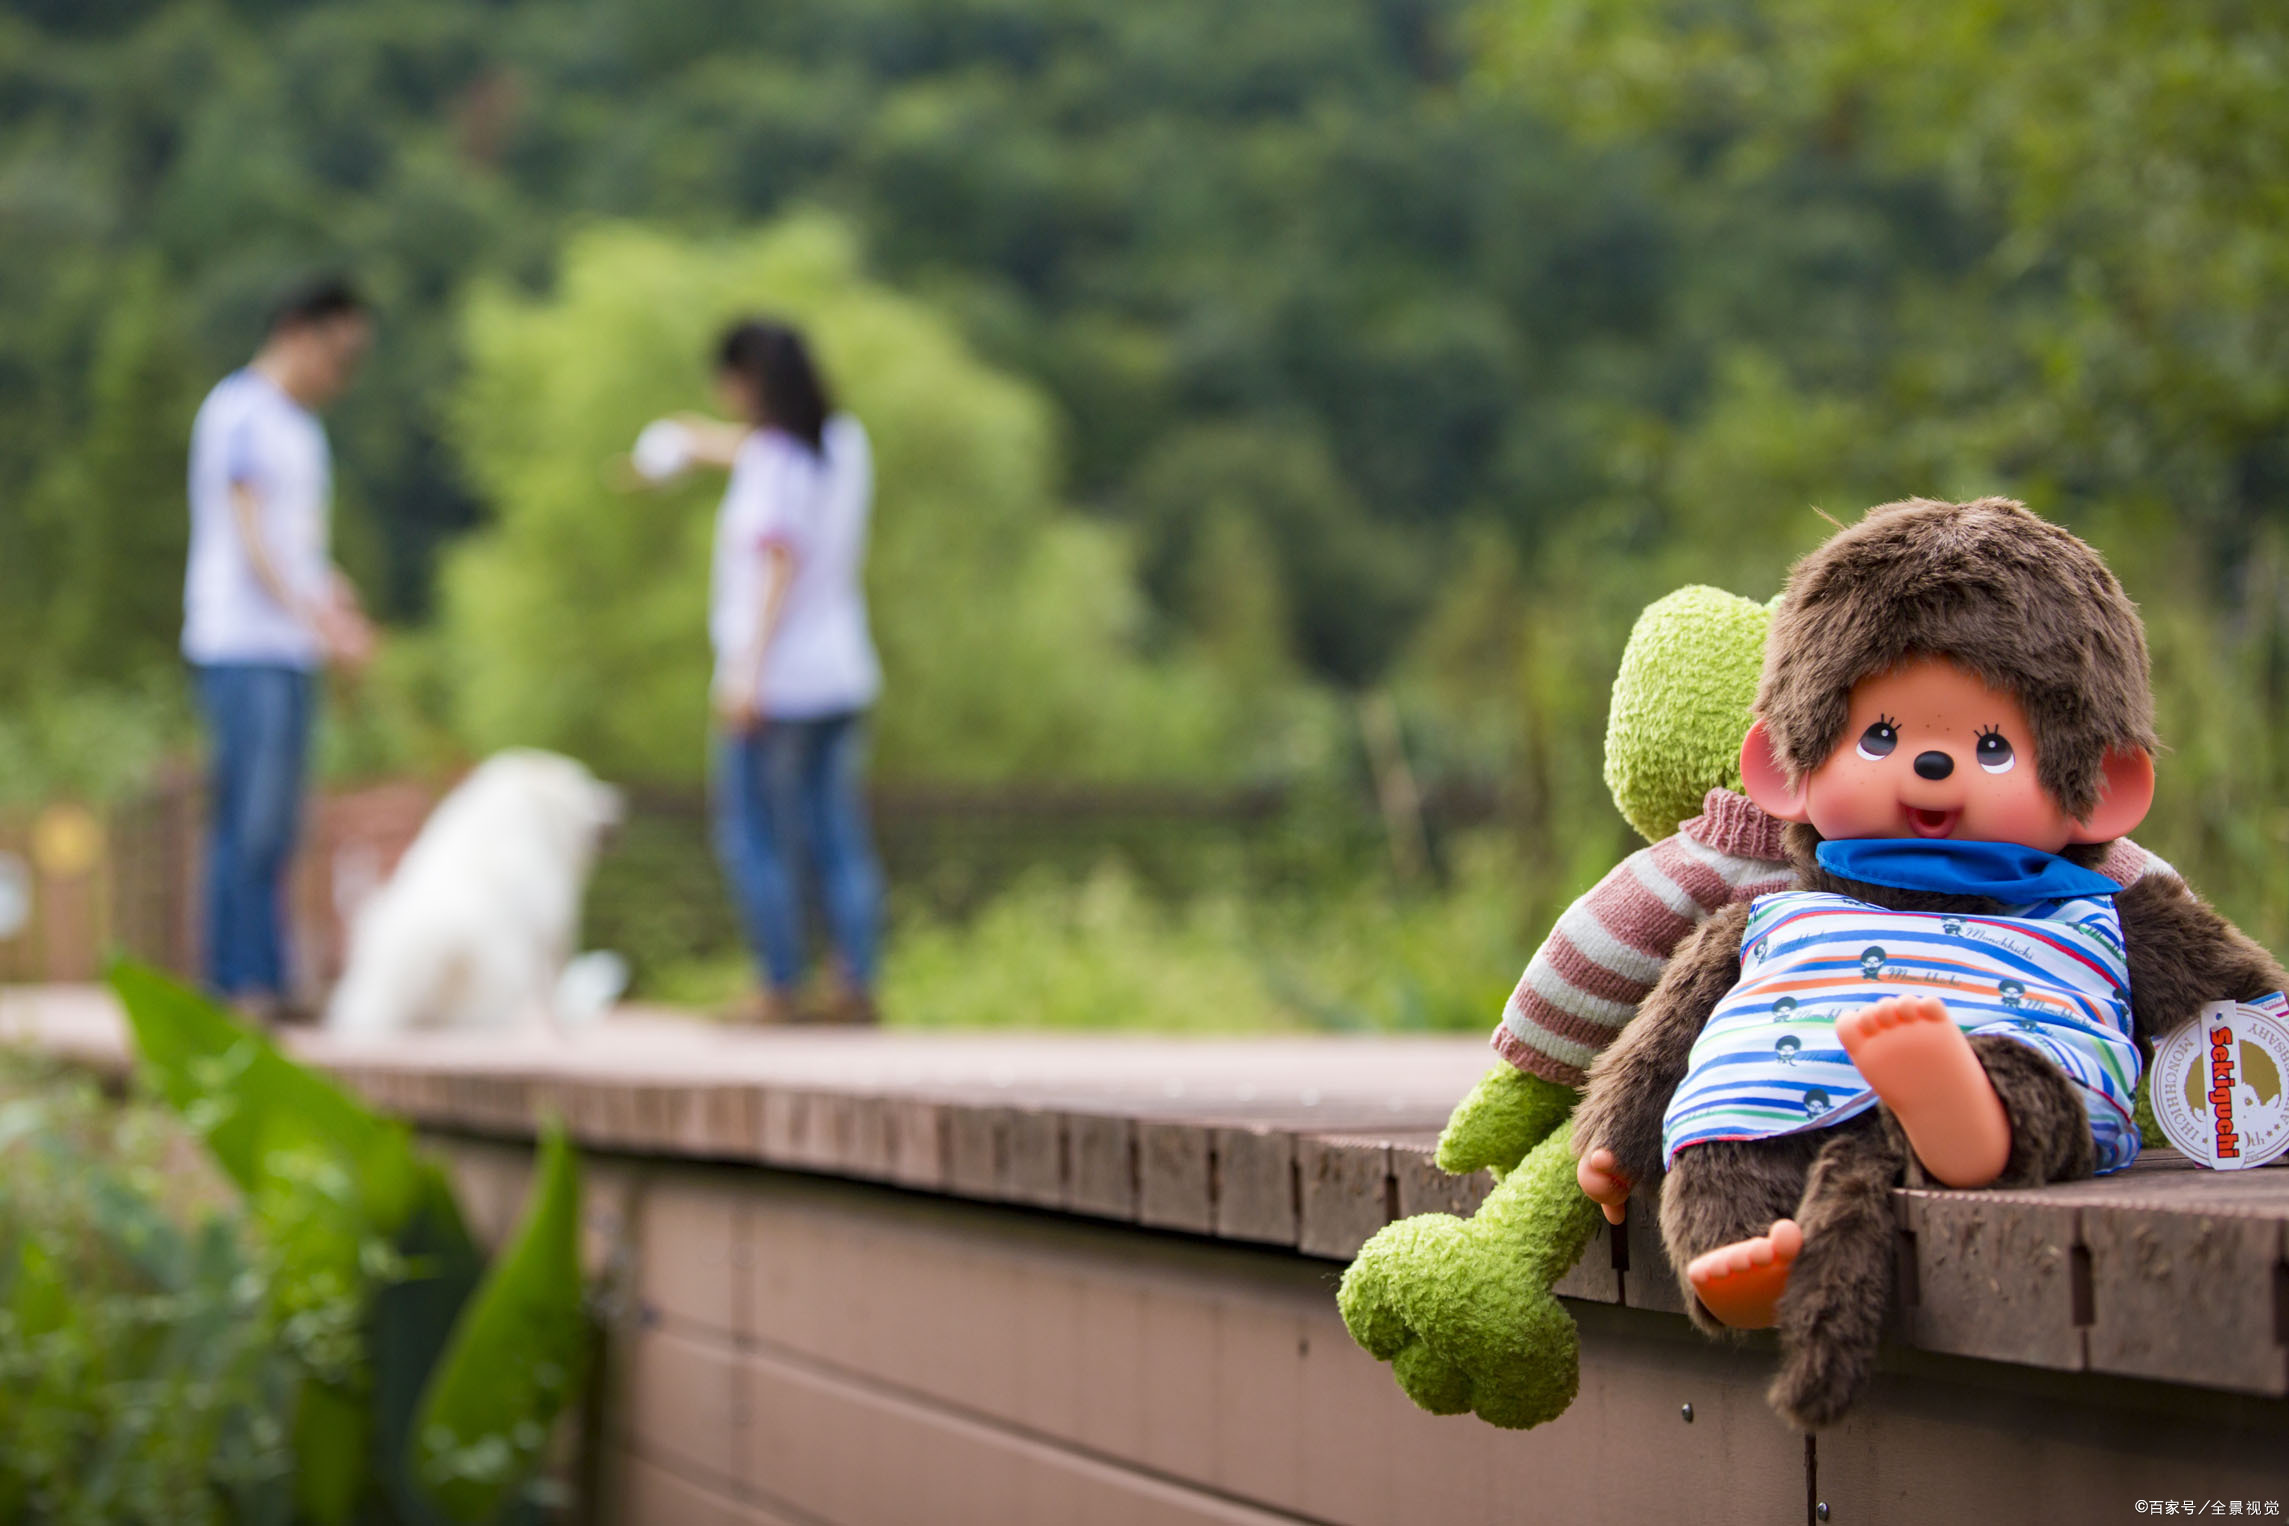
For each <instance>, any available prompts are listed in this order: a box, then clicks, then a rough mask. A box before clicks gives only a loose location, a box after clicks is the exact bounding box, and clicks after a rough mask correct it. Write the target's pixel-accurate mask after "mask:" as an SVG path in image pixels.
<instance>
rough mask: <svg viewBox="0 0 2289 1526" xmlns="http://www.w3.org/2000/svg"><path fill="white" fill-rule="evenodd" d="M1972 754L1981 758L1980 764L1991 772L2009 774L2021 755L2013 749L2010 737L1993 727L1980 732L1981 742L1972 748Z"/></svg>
mask: <svg viewBox="0 0 2289 1526" xmlns="http://www.w3.org/2000/svg"><path fill="white" fill-rule="evenodd" d="M1972 755H1973V756H1975V757H1976V758H1978V759H1979V766H1980V767H1981V768H1984V769H1985V770H1987V772H1989V773H1991V774H2007V773H2009V772H2010V771H2011V766H2012V765H2013V764H2015V763H2017V762H2018V761H2019V755H2018V754H2017V753H2015V752H2013V751H2012V750H2011V743H2010V739H2009V738H2008V737H2005V736H2004V735H2003V733H2002V732H2000V731H1997V730H1995V729H1993V728H1992V727H1990V728H1989V729H1988V730H1985V731H1982V732H1980V733H1979V743H1978V745H1977V746H1976V747H1974V748H1972Z"/></svg>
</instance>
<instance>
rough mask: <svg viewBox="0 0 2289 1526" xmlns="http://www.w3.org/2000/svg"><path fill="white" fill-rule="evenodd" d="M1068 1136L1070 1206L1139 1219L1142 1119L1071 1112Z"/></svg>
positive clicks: (1103, 1216) (1067, 1202)
mask: <svg viewBox="0 0 2289 1526" xmlns="http://www.w3.org/2000/svg"><path fill="white" fill-rule="evenodd" d="M1065 1141H1066V1149H1067V1151H1068V1153H1069V1157H1070V1161H1071V1172H1070V1174H1069V1175H1068V1177H1067V1179H1066V1183H1065V1206H1066V1207H1067V1208H1069V1209H1071V1210H1072V1211H1074V1212H1075V1213H1086V1214H1090V1215H1093V1216H1094V1217H1097V1218H1101V1219H1134V1218H1135V1217H1136V1216H1137V1192H1138V1179H1137V1178H1138V1165H1137V1131H1136V1125H1135V1124H1134V1123H1133V1122H1132V1121H1130V1120H1129V1119H1127V1118H1123V1117H1119V1116H1116V1115H1111V1114H1105V1113H1069V1114H1067V1115H1066V1118H1065Z"/></svg>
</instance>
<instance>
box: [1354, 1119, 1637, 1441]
mask: <svg viewBox="0 0 2289 1526" xmlns="http://www.w3.org/2000/svg"><path fill="white" fill-rule="evenodd" d="M1572 1141H1573V1130H1572V1129H1571V1128H1563V1127H1562V1128H1559V1129H1557V1130H1555V1131H1554V1132H1552V1133H1551V1134H1550V1136H1549V1137H1548V1138H1546V1139H1544V1140H1543V1141H1542V1142H1541V1143H1540V1144H1538V1145H1536V1146H1535V1147H1534V1148H1533V1149H1532V1150H1531V1151H1529V1152H1528V1153H1527V1155H1526V1158H1525V1159H1524V1160H1523V1161H1521V1162H1520V1163H1519V1166H1518V1169H1517V1170H1515V1171H1513V1172H1511V1173H1510V1174H1509V1175H1508V1176H1507V1177H1505V1178H1504V1179H1503V1181H1502V1183H1501V1185H1500V1186H1498V1187H1496V1188H1495V1189H1494V1191H1493V1192H1492V1193H1491V1194H1490V1195H1489V1196H1488V1197H1487V1199H1486V1201H1485V1203H1483V1204H1481V1205H1480V1207H1479V1210H1478V1213H1477V1216H1476V1217H1474V1218H1471V1219H1468V1220H1464V1219H1458V1218H1455V1217H1454V1216H1453V1215H1452V1214H1444V1213H1426V1214H1419V1215H1417V1216H1416V1217H1414V1218H1411V1219H1401V1220H1400V1221H1399V1222H1398V1223H1396V1224H1390V1225H1386V1226H1385V1227H1384V1228H1383V1230H1382V1231H1381V1232H1380V1233H1378V1234H1377V1235H1376V1236H1375V1238H1373V1239H1372V1240H1369V1241H1368V1242H1367V1244H1366V1246H1365V1247H1364V1248H1363V1249H1361V1251H1360V1252H1359V1259H1358V1260H1356V1261H1354V1262H1352V1264H1351V1269H1350V1270H1349V1271H1347V1272H1345V1273H1344V1274H1343V1287H1342V1289H1341V1290H1340V1291H1339V1292H1338V1293H1337V1295H1336V1301H1337V1304H1338V1305H1339V1306H1340V1307H1341V1309H1342V1310H1343V1322H1344V1324H1345V1325H1346V1326H1347V1327H1348V1328H1349V1329H1350V1331H1351V1338H1352V1339H1353V1340H1355V1341H1357V1342H1359V1344H1360V1345H1361V1346H1364V1347H1365V1348H1366V1349H1367V1350H1368V1352H1369V1353H1370V1354H1372V1355H1373V1356H1374V1357H1376V1358H1377V1359H1378V1360H1380V1361H1385V1362H1389V1363H1390V1364H1391V1372H1392V1376H1394V1377H1395V1378H1397V1379H1398V1381H1399V1387H1400V1388H1401V1389H1403V1390H1404V1391H1405V1392H1406V1395H1407V1397H1408V1398H1410V1399H1412V1400H1414V1401H1415V1403H1417V1404H1419V1405H1421V1406H1422V1407H1423V1408H1424V1409H1427V1410H1429V1411H1430V1412H1431V1413H1433V1414H1437V1415H1457V1414H1462V1413H1464V1412H1466V1411H1468V1412H1474V1413H1476V1414H1477V1415H1478V1417H1479V1418H1480V1419H1482V1420H1484V1421H1486V1422H1487V1423H1488V1424H1490V1425H1499V1426H1504V1427H1506V1428H1509V1429H1513V1430H1523V1429H1525V1428H1526V1427H1528V1426H1533V1425H1540V1424H1542V1423H1543V1422H1544V1421H1546V1420H1555V1419H1556V1418H1558V1416H1560V1415H1562V1414H1564V1413H1565V1412H1566V1406H1567V1405H1569V1404H1571V1403H1573V1402H1574V1393H1575V1390H1576V1389H1577V1388H1579V1387H1580V1384H1581V1340H1580V1335H1579V1332H1577V1331H1576V1330H1575V1328H1574V1321H1573V1317H1572V1316H1571V1315H1569V1314H1567V1313H1566V1311H1565V1308H1564V1306H1563V1305H1561V1304H1560V1303H1559V1302H1558V1299H1557V1296H1556V1295H1555V1294H1553V1293H1552V1292H1551V1291H1550V1285H1551V1284H1552V1283H1554V1282H1556V1281H1557V1280H1558V1278H1560V1277H1561V1276H1563V1275H1565V1272H1566V1270H1567V1269H1568V1268H1569V1267H1571V1266H1572V1265H1573V1264H1574V1263H1575V1262H1576V1261H1578V1260H1580V1259H1581V1255H1582V1251H1583V1249H1584V1248H1585V1247H1586V1246H1587V1245H1588V1244H1589V1242H1590V1237H1591V1236H1592V1235H1593V1234H1595V1233H1596V1231H1597V1225H1598V1209H1597V1205H1596V1204H1595V1203H1592V1202H1591V1201H1590V1200H1589V1199H1588V1198H1586V1197H1584V1196H1583V1195H1582V1190H1581V1188H1580V1187H1579V1186H1578V1185H1577V1184H1576V1183H1575V1181H1574V1153H1573V1147H1572Z"/></svg>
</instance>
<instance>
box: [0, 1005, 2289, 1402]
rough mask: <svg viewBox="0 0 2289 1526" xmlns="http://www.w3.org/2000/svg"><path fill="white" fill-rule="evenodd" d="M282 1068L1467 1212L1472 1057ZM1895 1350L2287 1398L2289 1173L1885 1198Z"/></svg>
mask: <svg viewBox="0 0 2289 1526" xmlns="http://www.w3.org/2000/svg"><path fill="white" fill-rule="evenodd" d="M0 1041H6V1042H15V1043H19V1044H25V1045H29V1046H32V1047H34V1048H37V1049H40V1050H42V1051H45V1052H47V1053H49V1054H52V1055H58V1056H62V1057H65V1058H69V1059H71V1060H74V1061H76V1062H80V1063H85V1064H90V1065H93V1066H96V1067H99V1068H105V1069H110V1070H118V1069H119V1068H121V1067H123V1066H124V1065H125V1063H126V1060H127V1050H126V1045H125V1041H124V1036H123V1030H122V1026H121V1024H120V1021H119V1019H118V1015H117V1013H116V1011H115V1009H114V1008H113V1007H112V1006H111V1004H110V1001H109V998H108V997H107V996H106V995H105V994H103V993H102V992H100V991H97V990H94V989H92V988H85V987H70V988H62V987H42V988H15V989H8V990H0ZM291 1047H292V1049H293V1050H294V1052H295V1053H296V1054H298V1055H299V1056H300V1057H302V1058H303V1059H305V1060H308V1061H311V1062H313V1063H315V1064H317V1065H319V1066H320V1067H322V1068H324V1069H325V1070H327V1071H329V1072H331V1073H332V1074H334V1075H336V1076H337V1077H339V1078H341V1079H342V1080H343V1081H344V1082H346V1083H347V1084H349V1085H350V1086H352V1087H353V1088H355V1089H356V1090H357V1091H359V1092H360V1093H362V1094H363V1095H364V1096H366V1097H368V1098H369V1099H371V1100H372V1101H374V1102H375V1103H376V1104H378V1105H380V1106H382V1107H384V1108H386V1109H388V1110H390V1111H392V1112H395V1113H397V1114H398V1115H400V1116H403V1117H405V1118H407V1119H409V1120H410V1121H412V1122H414V1123H415V1124H417V1125H418V1126H420V1127H422V1128H424V1129H429V1130H436V1131H442V1132H448V1133H454V1134H464V1135H479V1136H491V1137H494V1138H501V1139H511V1140H516V1139H524V1138H529V1137H530V1136H531V1134H532V1132H533V1130H534V1128H535V1126H536V1123H537V1122H538V1120H540V1119H541V1118H543V1117H545V1116H548V1115H550V1114H554V1115H555V1116H558V1117H560V1118H562V1119H563V1121H564V1123H565V1125H566V1127H567V1128H568V1129H569V1130H570V1131H571V1133H572V1134H573V1136H574V1137H575V1138H576V1139H577V1140H578V1141H579V1143H580V1144H581V1145H583V1146H584V1147H585V1148H587V1149H589V1150H592V1151H599V1152H607V1153H612V1154H619V1155H627V1156H644V1157H682V1158H687V1159H695V1160H708V1161H716V1162H724V1163H733V1164H747V1165H758V1166H766V1167H772V1168H778V1169H782V1170H792V1171H798V1172H806V1173H812V1174H815V1175H820V1176H827V1177H842V1178H849V1179H855V1180H861V1181H871V1182H880V1183H886V1184H890V1185H894V1186H897V1187H902V1188H906V1189H910V1190H912V1191H916V1192H921V1193H928V1194H935V1195H939V1196H943V1197H950V1198H967V1199H976V1200H982V1201H988V1202H996V1203H1004V1204H1012V1205H1019V1206H1023V1207H1028V1208H1033V1209H1039V1210H1048V1211H1051V1212H1054V1213H1058V1214H1065V1215H1075V1216H1081V1217H1085V1218H1090V1219H1096V1220H1105V1221H1113V1222H1120V1223H1128V1224H1132V1225H1138V1226H1142V1227H1145V1228H1148V1229H1157V1230H1167V1231H1179V1232H1182V1233H1185V1234H1189V1235H1194V1236H1205V1237H1210V1238H1213V1239H1218V1240H1224V1241H1234V1242H1244V1243H1248V1244H1253V1245H1258V1246H1267V1247H1277V1248H1284V1249H1287V1250H1291V1251H1293V1252H1296V1253H1300V1254H1301V1255H1302V1256H1306V1257H1317V1258H1322V1259H1325V1260H1327V1261H1330V1262H1341V1261H1344V1260H1347V1259H1348V1258H1349V1257H1350V1256H1351V1255H1352V1254H1353V1252H1355V1251H1356V1250H1357V1249H1358V1247H1359V1245H1360V1244H1361V1243H1362V1242H1363V1241H1364V1240H1365V1239H1366V1238H1367V1237H1368V1236H1369V1235H1371V1234H1373V1233H1374V1232H1375V1230H1376V1229H1378V1228H1379V1227H1381V1226H1382V1225H1383V1224H1385V1223H1387V1222H1389V1221H1390V1220H1391V1219H1393V1218H1395V1217H1403V1216H1407V1215H1411V1214H1416V1213H1422V1212H1426V1211H1433V1210H1444V1211H1450V1212H1455V1213H1460V1214H1465V1215H1467V1214H1469V1213H1470V1212H1471V1211H1472V1209H1473V1208H1474V1207H1475V1205H1476V1204H1477V1202H1478V1201H1479V1199H1480V1198H1482V1197H1483V1196H1484V1195H1485V1192H1486V1190H1487V1188H1488V1186H1489V1185H1490V1183H1489V1182H1488V1180H1487V1179H1486V1178H1485V1177H1483V1176H1480V1177H1473V1178H1456V1177H1450V1176H1447V1175H1445V1174H1444V1173H1442V1172H1441V1171H1439V1170H1438V1168H1437V1167H1436V1166H1435V1165H1434V1164H1433V1162H1432V1158H1431V1151H1432V1143H1433V1140H1434V1139H1435V1137H1436V1135H1437V1131H1438V1129H1439V1126H1440V1125H1441V1124H1442V1123H1443V1122H1444V1120H1445V1118H1446V1114H1447V1111H1448V1109H1449V1108H1450V1107H1451V1106H1452V1105H1453V1103H1454V1101H1455V1099H1456V1098H1458V1097H1460V1096H1461V1095H1462V1094H1463V1092H1464V1091H1465V1090H1467V1089H1468V1087H1469V1086H1470V1084H1471V1083H1472V1082H1473V1081H1474V1080H1475V1079H1476V1078H1477V1077H1478V1076H1479V1075H1480V1074H1481V1073H1482V1072H1483V1071H1484V1070H1485V1068H1486V1066H1487V1065H1488V1063H1489V1060H1488V1057H1487V1056H1488V1051H1487V1049H1486V1047H1485V1045H1484V1044H1483V1043H1482V1042H1481V1041H1479V1040H1478V1039H1476V1038H1475V1037H1470V1038H1451V1039H1450V1038H1351V1037H1344V1038H1332V1037H1331V1038H1320V1037H1296V1038H1251V1039H1189V1038H1185V1039H1178V1038H1167V1039H1163V1038H1149V1037H1135V1036H1073V1037H1064V1036H1056V1037H1051V1036H1038V1035H1028V1036H1010V1035H987V1034H935V1033H919V1032H897V1031H892V1032H857V1031H836V1030H780V1031H772V1032H755V1031H744V1032H734V1031H729V1030H725V1029H722V1028H719V1027H715V1026H713V1025H710V1024H707V1023H702V1022H695V1021H692V1020H689V1019H688V1018H679V1017H677V1016H675V1015H673V1014H670V1013H666V1012H660V1011H646V1010H642V1009H631V1010H628V1011H626V1012H624V1013H622V1014H620V1015H618V1016H616V1017H614V1018H613V1019H612V1020H611V1021H609V1022H606V1023H604V1024H601V1025H599V1026H598V1027H596V1028H593V1029H590V1030H588V1031H585V1032H581V1033H577V1034H572V1035H567V1036H563V1037H557V1036H552V1035H543V1034H519V1035H515V1036H491V1035H484V1036H470V1035H449V1036H438V1035H425V1036H423V1037H422V1038H420V1039H418V1040H411V1039H409V1040H401V1041H393V1042H390V1043H387V1044H382V1045H375V1046H364V1047H361V1046H352V1045H347V1044H344V1043H341V1042H339V1041H337V1040H333V1039H330V1038H328V1037H326V1036H324V1035H321V1034H315V1033H302V1034H297V1035H295V1036H294V1037H293V1039H292V1040H291ZM1897 1207H1898V1211H1899V1222H1900V1267H1901V1277H1900V1284H1901V1286H1900V1309H1899V1321H1898V1326H1897V1330H1898V1336H1899V1339H1900V1341H1901V1343H1902V1344H1904V1345H1907V1346H1911V1347H1914V1348H1919V1349H1921V1350H1924V1351H1928V1352H1933V1353H1940V1354H1944V1355H1951V1356H1968V1357H1977V1358H1984V1359H1988V1360H1994V1361H2002V1362H2009V1363H2015V1364H2020V1365H2023V1366H2027V1367H2034V1368H2045V1369H2052V1370H2055V1371H2063V1372H2091V1373H2105V1374H2114V1375H2120V1376H2125V1377H2135V1378H2147V1379H2158V1380H2162V1381H2165V1382H2172V1383H2179V1384H2187V1385H2192V1386H2195V1387H2200V1388H2207V1389H2214V1390H2220V1391H2223V1392H2227V1393H2240V1394H2250V1395H2265V1396H2275V1397H2278V1396H2282V1395H2289V1169H2263V1170H2258V1171H2251V1172H2243V1173H2210V1172H2204V1171H2200V1170H2197V1169H2196V1168H2194V1167H2193V1166H2192V1165H2190V1164H2189V1163H2187V1162H2184V1161H2182V1160H2181V1159H2179V1157H2177V1156H2176V1154H2175V1153H2174V1152H2171V1151H2169V1150H2168V1149H2167V1148H2163V1147H2154V1148H2150V1149H2149V1150H2148V1152H2147V1154H2146V1155H2145V1157H2144V1158H2143V1159H2142V1160H2141V1161H2140V1162H2139V1163H2138V1164H2137V1165H2136V1166H2134V1167H2133V1168H2132V1169H2130V1170H2129V1171H2127V1172H2124V1173H2121V1174H2119V1175H2117V1176H2114V1177H2110V1178H2107V1179H2104V1180H2099V1181H2091V1182H2083V1183H2077V1184H2073V1185H2069V1186H2061V1187H2054V1188H2047V1189H2043V1190H2040V1191H2032V1192H1977V1193H1971V1192H1944V1191H1906V1190H1902V1191H1901V1192H1899V1193H1898V1194H1897ZM1649 1218H1650V1215H1648V1214H1644V1213H1636V1214H1632V1215H1631V1220H1630V1225H1629V1227H1628V1230H1627V1232H1626V1233H1625V1234H1622V1235H1620V1236H1618V1237H1617V1236H1614V1235H1611V1234H1609V1233H1607V1232H1605V1231H1603V1230H1601V1232H1600V1236H1599V1239H1598V1241H1597V1243H1595V1244H1593V1245H1592V1247H1591V1248H1590V1251H1589V1253H1588V1255H1587V1256H1585V1257H1584V1259H1583V1261H1582V1264H1581V1265H1580V1266H1579V1267H1577V1268H1576V1269H1575V1270H1574V1271H1573V1272H1572V1273H1570V1274H1569V1275H1568V1276H1567V1278H1566V1279H1565V1281H1564V1282H1563V1283H1562V1284H1561V1285H1560V1288H1559V1291H1560V1292H1561V1293H1563V1294H1565V1295H1567V1296H1568V1297H1571V1298H1574V1299H1579V1300H1583V1301H1586V1302H1593V1303H1603V1304H1613V1305H1619V1306H1622V1307H1626V1308H1635V1309H1644V1310H1654V1311H1662V1312H1667V1313H1672V1314H1679V1313H1681V1312H1682V1307H1681V1305H1680V1303H1679V1301H1678V1297H1677V1293H1676V1290H1675V1287H1674V1284H1673V1283H1672V1281H1671V1279H1670V1278H1669V1276H1668V1274H1667V1269H1666V1267H1665V1265H1664V1263H1663V1259H1662V1256H1661V1252H1660V1247H1659V1244H1658V1240H1657V1238H1656V1237H1655V1236H1654V1235H1652V1234H1651V1233H1650V1232H1649V1231H1650V1225H1649V1224H1648V1223H1647V1220H1648V1219H1649Z"/></svg>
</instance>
